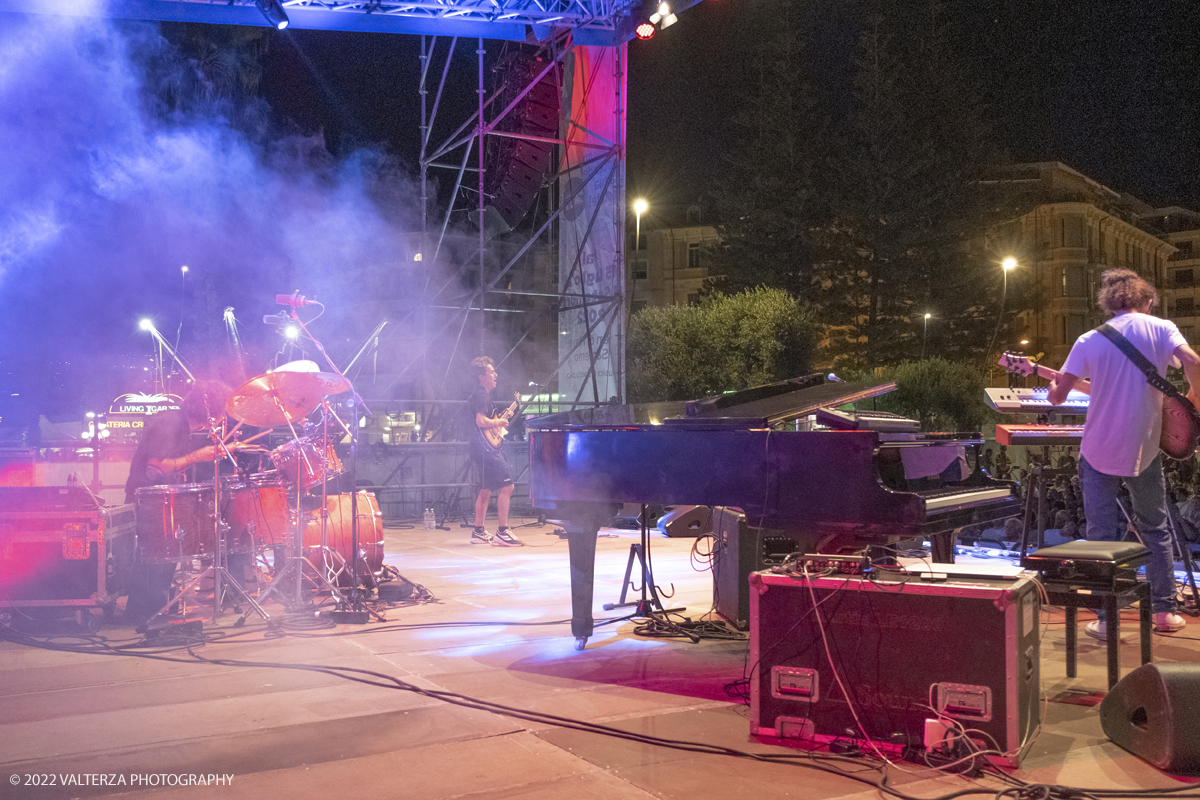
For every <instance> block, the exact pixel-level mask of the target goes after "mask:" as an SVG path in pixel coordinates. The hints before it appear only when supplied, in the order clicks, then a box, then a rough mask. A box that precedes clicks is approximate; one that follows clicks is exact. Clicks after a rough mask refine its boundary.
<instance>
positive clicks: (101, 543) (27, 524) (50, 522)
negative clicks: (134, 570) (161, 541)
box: [0, 486, 136, 607]
mask: <svg viewBox="0 0 1200 800" xmlns="http://www.w3.org/2000/svg"><path fill="white" fill-rule="evenodd" d="M0 509H3V510H0V606H4V605H7V606H15V607H35V606H106V605H109V604H111V603H112V602H114V601H115V600H116V599H117V597H118V596H119V594H121V593H122V591H121V590H122V587H121V586H120V585H119V577H120V576H121V575H123V574H125V570H126V568H127V567H128V565H129V564H131V563H132V560H133V553H134V539H135V537H134V533H135V530H136V526H135V522H134V509H133V506H132V505H120V506H112V507H104V506H101V505H100V504H99V503H98V502H97V501H96V499H95V498H94V497H93V496H92V495H90V494H88V493H87V491H85V490H84V489H83V488H82V487H78V486H31V487H3V488H0Z"/></svg>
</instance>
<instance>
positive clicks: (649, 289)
mask: <svg viewBox="0 0 1200 800" xmlns="http://www.w3.org/2000/svg"><path fill="white" fill-rule="evenodd" d="M626 230H627V233H628V234H629V236H628V239H629V242H628V245H627V248H626V251H625V260H626V262H627V264H628V269H629V272H628V273H627V274H628V276H629V280H628V281H627V282H626V284H625V287H626V288H625V293H626V296H627V298H628V303H629V312H630V313H631V314H632V313H633V312H635V311H640V310H641V309H643V308H646V307H647V306H678V305H695V304H696V303H698V302H699V299H700V289H701V287H702V286H703V285H704V279H705V278H707V277H708V268H709V259H710V254H711V252H712V248H713V247H715V246H716V245H717V244H718V242H719V241H720V237H719V236H718V235H717V229H716V228H714V227H713V226H712V225H705V224H703V221H702V219H701V211H700V208H699V206H694V205H693V206H687V207H681V208H665V209H651V211H650V213H648V214H646V215H644V216H643V217H642V220H641V232H640V234H639V233H638V232H637V229H636V223H633V224H629V225H627V226H626Z"/></svg>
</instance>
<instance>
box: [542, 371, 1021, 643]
mask: <svg viewBox="0 0 1200 800" xmlns="http://www.w3.org/2000/svg"><path fill="white" fill-rule="evenodd" d="M830 377H832V376H830ZM894 388H895V384H894V383H887V384H882V385H873V384H870V383H857V384H853V383H845V382H841V381H836V380H829V379H828V378H827V377H826V376H823V375H810V376H805V377H801V378H793V379H791V380H787V381H782V382H780V383H775V384H769V385H766V386H760V387H756V388H752V389H746V390H744V391H741V392H735V393H730V394H724V395H718V396H715V397H710V398H705V399H702V400H693V401H683V402H669V403H649V404H641V405H610V406H600V407H597V408H589V409H582V410H577V411H570V412H563V413H558V414H549V415H545V416H540V417H534V418H530V419H529V420H527V422H526V427H527V430H528V432H529V493H530V498H531V500H532V502H533V505H534V506H535V507H536V508H540V509H546V511H547V517H548V518H551V519H555V520H558V521H559V522H561V523H562V525H563V528H564V529H565V531H566V533H567V538H568V543H569V548H570V563H571V601H572V620H571V633H572V635H573V636H574V637H575V639H576V646H577V647H579V648H582V647H583V645H584V644H585V643H586V641H587V638H588V637H589V636H591V634H592V588H593V587H592V584H593V575H594V573H595V558H596V535H597V531H598V530H599V528H600V527H602V526H604V525H607V524H608V523H609V521H610V520H611V519H612V517H613V515H614V513H615V511H616V509H617V508H618V506H619V505H620V504H622V503H646V504H664V505H683V504H688V505H708V506H733V507H737V508H740V509H742V510H743V511H744V512H745V516H746V523H747V524H748V525H749V526H750V527H754V528H766V529H772V530H786V531H800V532H803V533H804V534H806V535H807V538H808V540H809V541H812V542H814V548H815V549H814V552H822V553H825V552H845V551H846V550H848V549H855V548H857V549H861V548H863V547H866V546H869V545H872V544H890V543H894V542H896V541H899V540H902V539H908V538H915V537H920V536H924V537H929V538H930V539H931V541H933V542H934V551H935V552H934V554H933V555H934V559H935V560H939V561H943V562H948V561H952V560H953V546H952V541H953V535H954V532H956V531H957V530H958V529H959V528H962V527H963V526H966V525H971V524H978V523H987V522H992V521H996V520H1000V519H1004V518H1006V517H1011V516H1016V515H1017V514H1018V513H1019V511H1020V508H1019V502H1018V500H1017V498H1016V497H1015V495H1014V492H1013V486H1012V484H1010V483H1008V482H1004V481H997V480H994V479H992V478H990V477H988V476H987V475H986V474H985V473H983V472H982V471H980V470H978V469H977V468H976V469H974V470H971V469H968V468H967V466H966V464H967V459H966V458H965V449H966V448H967V447H972V446H978V445H980V444H982V443H983V438H982V436H981V435H980V434H978V433H968V434H962V433H954V434H946V433H923V432H920V431H919V430H914V428H915V427H917V426H916V423H913V422H912V421H910V420H903V419H901V418H892V417H890V416H888V415H885V414H871V413H870V412H865V411H864V412H861V413H855V412H851V413H849V414H847V413H839V412H837V411H836V409H838V408H839V407H841V406H845V405H847V404H851V403H856V404H857V403H861V402H862V401H865V400H868V399H869V398H872V397H875V396H878V395H880V394H883V393H886V392H888V391H891V390H892V389H894ZM809 415H817V416H818V417H819V418H820V419H821V420H822V421H824V422H826V423H827V424H829V425H830V426H831V427H830V429H828V430H785V429H781V428H783V427H786V426H787V424H788V423H789V421H794V420H800V419H806V418H807V417H808V416H809ZM797 427H798V426H797ZM976 463H978V460H976Z"/></svg>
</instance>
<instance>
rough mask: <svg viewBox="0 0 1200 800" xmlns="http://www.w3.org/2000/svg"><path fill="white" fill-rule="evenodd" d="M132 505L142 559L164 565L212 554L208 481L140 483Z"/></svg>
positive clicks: (210, 505) (211, 502) (210, 490)
mask: <svg viewBox="0 0 1200 800" xmlns="http://www.w3.org/2000/svg"><path fill="white" fill-rule="evenodd" d="M134 504H135V506H136V507H137V534H138V549H139V550H140V551H141V557H142V560H144V561H147V562H150V563H152V564H165V563H168V562H174V561H190V560H191V559H193V558H197V557H200V556H212V555H214V553H215V551H216V548H215V547H214V544H215V542H216V537H215V535H214V532H215V528H216V526H215V525H214V523H213V487H212V484H211V483H183V484H178V485H175V486H143V487H141V488H139V489H138V490H137V492H136V493H135V495H134Z"/></svg>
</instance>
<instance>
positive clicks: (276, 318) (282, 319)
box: [263, 311, 291, 325]
mask: <svg viewBox="0 0 1200 800" xmlns="http://www.w3.org/2000/svg"><path fill="white" fill-rule="evenodd" d="M290 319H291V317H289V316H288V315H287V312H286V311H280V312H279V313H278V314H267V315H266V316H265V317H263V322H265V323H266V324H267V325H286V324H287V323H288V321H289V320H290Z"/></svg>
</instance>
